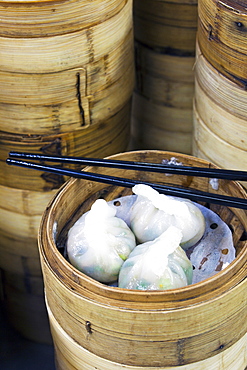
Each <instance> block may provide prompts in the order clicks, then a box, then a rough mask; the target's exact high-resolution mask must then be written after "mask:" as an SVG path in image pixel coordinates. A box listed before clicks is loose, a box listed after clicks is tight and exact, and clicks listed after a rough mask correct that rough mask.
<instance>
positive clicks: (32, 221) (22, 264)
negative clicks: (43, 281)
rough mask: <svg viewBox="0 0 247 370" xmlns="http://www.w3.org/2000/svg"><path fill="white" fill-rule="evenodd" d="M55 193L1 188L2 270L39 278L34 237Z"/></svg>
mask: <svg viewBox="0 0 247 370" xmlns="http://www.w3.org/2000/svg"><path fill="white" fill-rule="evenodd" d="M55 193H56V190H52V191H47V192H35V191H32V190H22V189H17V188H9V187H5V186H0V205H1V206H0V238H1V243H0V256H1V258H0V267H1V268H2V269H3V270H4V271H8V272H12V273H17V274H23V276H27V275H28V276H30V275H31V276H40V277H41V276H42V274H41V268H40V260H39V253H38V248H37V235H38V229H39V224H40V221H41V217H42V214H43V212H44V209H45V206H46V205H47V204H48V202H49V201H50V199H51V198H52V197H53V196H54V195H55Z"/></svg>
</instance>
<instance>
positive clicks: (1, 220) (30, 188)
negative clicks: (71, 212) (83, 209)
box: [0, 0, 134, 342]
mask: <svg viewBox="0 0 247 370" xmlns="http://www.w3.org/2000/svg"><path fill="white" fill-rule="evenodd" d="M0 11H1V30H0V49H1V60H0V80H1V86H2V88H1V91H0V143H1V146H0V171H1V180H0V239H1V243H0V268H1V276H2V285H3V297H4V300H5V303H6V306H7V310H8V313H9V316H10V320H11V322H12V323H13V324H14V326H15V327H16V329H18V330H19V331H20V332H21V334H23V335H24V336H26V337H28V338H29V339H32V340H35V341H41V342H46V341H50V337H49V325H48V321H47V317H46V311H45V305H44V295H43V279H42V274H41V267H40V260H39V254H38V248H37V233H38V227H39V223H40V219H41V215H42V213H43V212H44V209H45V207H46V205H47V203H48V201H49V200H50V198H51V197H52V196H53V195H54V193H55V192H56V191H57V189H58V188H59V187H60V186H61V184H62V183H63V182H64V181H65V178H63V177H62V176H56V175H55V176H54V175H51V174H48V173H42V172H39V171H31V170H26V169H23V168H22V169H21V168H18V167H12V166H7V165H6V164H5V160H6V158H7V157H8V152H9V151H11V150H14V151H21V152H39V153H44V154H56V155H74V156H95V157H103V156H106V155H110V154H113V153H116V152H118V151H123V150H125V149H126V148H127V145H128V142H129V130H130V111H131V97H132V92H133V86H134V61H133V59H134V56H133V30H132V0H127V1H126V0H115V1H112V0H103V1H102V0H97V1H93V2H90V1H86V0H76V1H75V0H71V1H66V2H64V1H60V0H58V1H53V0H52V1H49V2H47V1H42V0H41V1H38V2H37V1H32V0H30V1H20V2H18V3H17V2H14V1H13V2H12V1H7V4H6V1H0ZM43 319H44V320H43ZM46 321H47V322H46Z"/></svg>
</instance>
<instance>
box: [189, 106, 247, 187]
mask: <svg viewBox="0 0 247 370" xmlns="http://www.w3.org/2000/svg"><path fill="white" fill-rule="evenodd" d="M243 140H246V135H245V136H244V138H243ZM197 148H198V149H197ZM198 150H201V151H203V152H204V153H205V155H206V156H207V158H209V159H210V161H211V162H213V163H215V164H216V165H217V166H219V167H222V168H229V169H235V170H246V168H247V150H246V149H239V148H238V147H236V146H234V145H232V144H230V143H228V142H227V141H225V140H223V139H221V138H220V137H219V136H217V135H216V134H215V133H214V132H213V131H211V130H210V128H208V127H207V125H206V124H205V123H204V121H203V120H202V118H201V117H200V115H199V114H198V112H197V110H196V107H194V147H193V154H194V155H196V156H199V151H198ZM243 184H245V186H246V182H243Z"/></svg>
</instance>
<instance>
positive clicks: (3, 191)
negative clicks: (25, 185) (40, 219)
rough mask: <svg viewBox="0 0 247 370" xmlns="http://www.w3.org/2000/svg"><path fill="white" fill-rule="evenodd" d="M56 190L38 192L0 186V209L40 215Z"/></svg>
mask: <svg viewBox="0 0 247 370" xmlns="http://www.w3.org/2000/svg"><path fill="white" fill-rule="evenodd" d="M55 193H56V190H52V191H50V192H49V191H47V192H39V191H33V190H23V189H17V188H12V187H11V188H9V187H6V186H2V185H0V204H1V208H3V209H6V210H8V211H10V212H16V213H22V214H24V215H29V216H31V215H32V216H35V215H42V214H43V212H44V209H45V207H46V205H47V204H48V202H49V201H50V200H51V198H52V197H53V196H54V195H55Z"/></svg>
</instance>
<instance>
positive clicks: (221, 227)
mask: <svg viewBox="0 0 247 370" xmlns="http://www.w3.org/2000/svg"><path fill="white" fill-rule="evenodd" d="M136 199H137V195H135V194H132V195H127V196H123V197H120V198H116V199H114V200H112V201H110V202H109V204H110V205H111V206H112V207H113V208H115V209H116V211H117V213H116V215H117V216H118V217H120V218H123V219H124V220H125V222H126V223H127V224H128V225H130V216H131V208H132V206H133V204H134V203H135V201H136ZM194 204H195V206H196V207H198V208H199V209H200V210H201V212H202V213H203V215H204V218H205V222H206V228H205V232H204V234H203V236H202V238H201V239H200V240H199V241H198V242H197V243H196V244H195V245H194V246H191V247H190V248H188V249H187V250H186V254H187V256H188V257H189V259H190V261H191V263H192V265H193V279H192V284H195V283H198V282H200V281H203V280H205V279H207V278H209V277H212V276H214V275H215V274H217V273H218V272H219V271H221V270H223V269H224V268H226V267H227V266H228V265H229V264H230V263H231V262H232V261H233V260H234V258H235V254H236V251H235V248H234V243H233V237H232V233H231V230H230V228H229V227H228V225H227V224H226V223H225V222H224V221H223V220H222V219H221V218H220V217H219V216H218V215H217V214H216V213H215V212H213V211H212V210H211V209H208V208H207V207H204V206H202V205H200V204H197V203H194Z"/></svg>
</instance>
